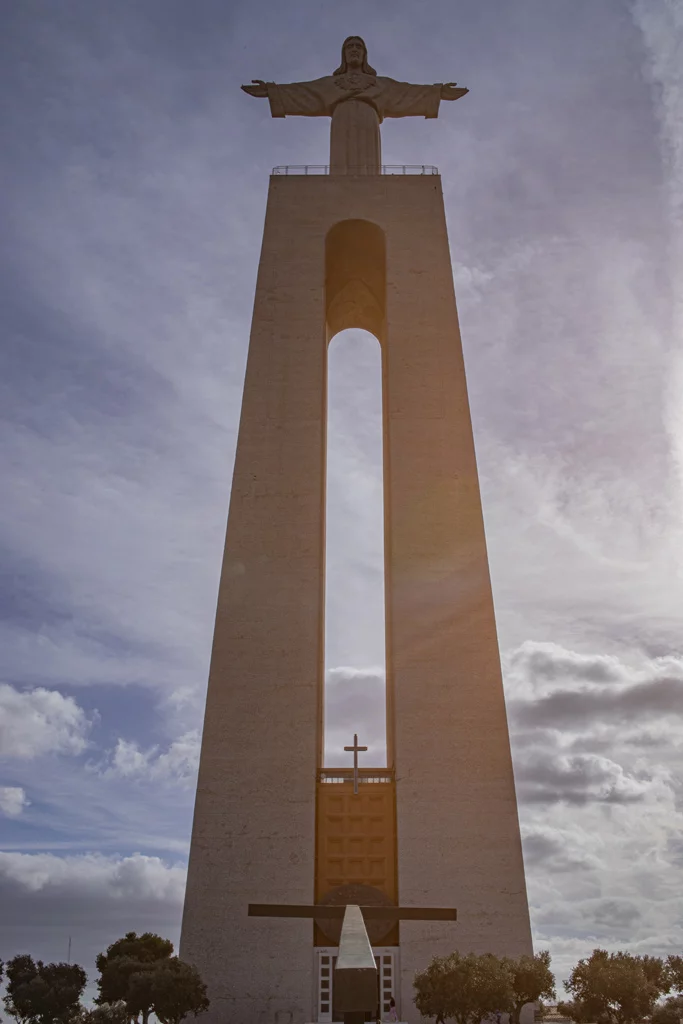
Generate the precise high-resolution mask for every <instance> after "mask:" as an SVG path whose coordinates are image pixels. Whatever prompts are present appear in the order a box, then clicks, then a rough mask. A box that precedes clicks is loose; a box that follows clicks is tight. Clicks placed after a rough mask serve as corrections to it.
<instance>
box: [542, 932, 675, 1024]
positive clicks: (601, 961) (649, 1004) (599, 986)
mask: <svg viewBox="0 0 683 1024" xmlns="http://www.w3.org/2000/svg"><path fill="white" fill-rule="evenodd" d="M564 984H565V988H566V989H567V991H568V992H570V993H571V994H572V996H573V997H574V999H573V1002H571V1003H561V1004H560V1007H559V1008H560V1012H562V1013H566V1015H567V1016H569V1017H571V1019H572V1020H574V1021H577V1022H578V1024H583V1022H586V1021H598V1024H634V1022H636V1021H640V1020H641V1019H642V1018H643V1017H649V1016H650V1015H651V1013H652V1012H653V1010H654V1007H655V1004H656V1002H657V999H658V998H659V996H660V995H662V994H663V992H666V991H668V989H669V986H670V981H669V977H668V974H667V971H666V970H665V968H664V965H663V962H662V961H661V960H658V959H657V958H656V957H641V956H633V955H631V954H630V953H621V952H619V953H608V952H607V951H606V950H604V949H594V950H593V952H592V953H591V955H590V957H588V958H587V959H585V960H579V962H578V964H577V965H576V967H574V969H573V971H572V973H571V975H570V977H569V979H568V980H567V981H565V983H564Z"/></svg>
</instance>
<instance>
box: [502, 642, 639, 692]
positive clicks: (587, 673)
mask: <svg viewBox="0 0 683 1024" xmlns="http://www.w3.org/2000/svg"><path fill="white" fill-rule="evenodd" d="M510 668H511V669H512V670H513V671H521V672H524V673H525V674H526V675H528V676H529V677H531V679H533V680H535V681H548V682H552V681H554V680H556V679H565V678H567V677H569V678H571V679H581V680H586V681H587V682H592V683H612V682H619V681H620V680H622V679H623V678H624V672H623V668H622V667H621V665H620V664H619V662H618V661H617V659H616V658H608V657H606V656H605V655H595V656H593V657H587V656H586V655H580V654H576V653H575V652H574V651H565V650H560V649H558V648H556V647H554V646H550V645H546V646H545V647H544V646H542V645H540V644H535V645H531V644H525V645H524V646H523V647H521V648H520V649H519V650H517V651H515V652H514V654H513V655H512V657H511V658H510Z"/></svg>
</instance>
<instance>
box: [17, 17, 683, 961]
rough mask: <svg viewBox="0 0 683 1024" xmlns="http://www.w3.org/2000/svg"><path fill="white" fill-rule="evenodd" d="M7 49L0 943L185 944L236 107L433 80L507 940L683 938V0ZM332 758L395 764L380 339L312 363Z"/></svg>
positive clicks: (199, 25) (312, 134)
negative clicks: (511, 821)
mask: <svg viewBox="0 0 683 1024" xmlns="http://www.w3.org/2000/svg"><path fill="white" fill-rule="evenodd" d="M3 21H4V27H3V33H2V37H1V38H0V139H1V142H2V154H3V157H2V160H1V161H0V223H2V225H3V230H2V233H1V235H0V308H1V309H2V317H1V318H0V320H1V323H0V423H1V426H0V480H1V481H2V484H1V495H0V851H1V852H0V902H1V903H2V906H3V913H2V919H1V920H0V958H3V959H6V958H7V957H10V956H12V955H14V954H15V953H18V952H30V953H32V954H33V955H34V956H36V957H41V958H43V959H48V960H60V959H65V958H66V955H67V950H68V940H69V936H71V940H72V958H73V959H75V960H76V961H78V962H80V963H82V964H83V965H84V966H85V967H86V968H87V969H88V970H90V971H91V973H92V972H93V967H94V958H95V955H96V954H97V953H98V952H100V951H101V950H102V949H104V948H105V947H106V945H107V944H108V943H109V942H111V941H113V940H114V939H116V938H118V937H119V936H120V935H121V934H123V932H125V931H127V930H131V929H136V930H138V931H140V930H147V929H151V930H155V931H159V932H161V933H162V934H164V935H167V936H168V937H170V938H172V939H173V940H174V941H177V939H178V934H179V924H180V914H181V907H182V898H183V889H184V881H185V864H186V857H187V850H188V844H189V836H190V828H191V816H192V805H193V795H194V784H195V776H196V766H197V757H198V750H199V741H200V734H201V724H202V713H203V702H204V697H205V689H206V679H207V673H208V660H209V653H210V645H211V637H212V630H213V616H214V611H215V602H216V594H217V588H218V572H219V566H220V559H221V553H222V545H223V539H224V530H225V520H226V514H227V507H228V500H229V492H230V479H231V472H232V465H233V460H234V452H235V444H236V437H237V425H238V417H239V409H240V398H241V388H242V382H243V375H244V368H245V360H246V351H247V343H248V334H249V321H250V316H251V307H252V301H253V290H254V285H255V278H256V270H257V263H258V255H259V247H260V241H261V232H262V227H263V217H264V211H265V201H266V192H267V187H268V175H269V173H270V170H271V167H272V166H274V165H278V164H306V163H311V164H321V163H325V162H326V160H327V153H328V135H327V133H328V126H327V124H326V123H324V121H323V120H322V119H318V118H311V119H307V118H288V119H286V120H272V119H271V118H270V116H269V112H268V108H267V104H266V103H265V102H263V101H257V100H255V99H253V98H250V97H248V96H245V94H243V93H242V92H241V91H240V89H239V85H240V84H241V83H243V82H249V81H250V80H251V79H253V78H265V79H270V80H275V81H292V80H302V79H307V78H314V77H319V76H321V75H323V74H329V73H330V72H331V71H332V70H333V69H334V68H335V67H336V66H337V63H338V59H339V49H340V45H341V42H342V40H343V38H344V37H345V36H346V35H348V34H351V33H353V34H356V33H359V34H361V35H363V36H364V38H365V39H366V42H367V44H368V48H369V56H370V61H371V63H372V64H373V65H374V66H375V67H376V68H377V69H378V71H379V73H380V74H385V75H389V76H391V77H394V78H398V79H402V80H406V81H414V82H421V81H424V82H431V81H432V80H433V79H434V78H437V79H442V80H445V81H452V80H456V81H457V82H458V83H459V84H461V85H466V86H468V87H469V89H470V93H469V95H468V96H466V97H465V98H464V99H463V100H460V101H459V102H458V103H456V104H448V105H446V104H444V105H443V108H442V112H441V115H440V117H439V119H438V120H436V121H434V120H430V121H426V120H422V119H417V118H407V119H404V120H401V121H393V122H391V121H390V122H388V123H387V124H385V125H384V126H383V154H384V160H385V161H386V162H387V163H393V164H404V163H405V164H422V163H428V164H434V165H436V166H438V167H439V169H440V172H441V175H442V179H443V189H444V196H445V203H446V212H447V219H448V227H449V237H450V246H451V254H452V261H453V270H454V277H455V285H456V294H457V299H458V306H459V314H460V320H461V327H462V335H463V345H464V351H465V362H466V368H467V376H468V386H469V393H470V400H471V406H472V416H473V425H474V433H475V441H476V448H477V458H478V465H479V472H480V478H481V486H482V498H483V506H484V516H485V523H486V530H487V540H488V546H489V556H490V565H491V575H492V581H493V588H494V597H495V602H496V613H497V622H498V629H499V639H500V648H501V659H502V663H503V670H504V681H505V689H506V698H507V706H508V714H509V720H510V730H511V741H512V749H513V758H514V764H515V775H516V782H517V791H518V798H519V812H520V821H521V827H522V834H523V842H524V853H525V863H526V871H527V884H528V890H529V900H530V909H531V920H532V926H533V932H534V941H535V946H536V949H546V948H547V949H550V951H551V954H552V957H553V968H554V970H555V972H556V975H557V977H558V979H559V980H561V979H563V978H566V977H567V976H568V973H569V970H570V969H571V966H572V965H573V964H574V963H575V962H576V960H577V959H579V957H582V956H585V955H587V954H589V953H590V951H591V950H592V949H593V948H594V947H595V946H602V947H604V948H608V949H628V950H630V951H632V952H642V953H645V952H647V953H651V954H665V953H670V952H678V953H680V952H681V951H683V911H682V910H681V902H680V891H681V888H682V887H683V886H682V881H683V776H682V771H681V769H682V764H683V726H682V717H681V716H682V714H683V640H682V628H681V627H682V626H683V536H682V534H683V529H682V513H683V349H682V345H681V342H682V341H683V293H682V292H681V286H680V281H681V277H682V275H683V3H681V0H600V3H596V2H595V0H552V2H548V0H516V2H515V3H514V4H513V3H503V4H501V3H500V2H499V0H456V2H453V0H420V2H419V3H416V2H412V3H410V2H408V0H346V2H345V3H343V4H332V3H330V2H329V0H328V2H325V3H323V2H321V0H289V2H288V3H286V4H283V3H281V2H280V0H261V2H260V3H259V4H254V3H246V2H243V0H237V2H230V0H228V2H227V3H226V2H225V0H194V2H193V3H192V4H188V3H186V2H185V0H145V2H144V3H140V2H139V0H117V3H116V4H93V3H92V2H91V0H65V2H63V3H60V4H53V3H50V2H48V0H21V2H18V0H17V2H14V3H12V2H10V3H9V4H7V5H5V9H4V11H3ZM331 364H332V370H331V380H330V389H331V395H332V402H331V410H330V434H331V438H330V449H329V468H330V479H329V487H328V510H329V512H328V526H329V543H328V564H329V573H330V579H333V580H334V586H333V587H328V592H329V593H330V598H329V603H328V619H327V666H326V667H327V701H328V730H327V745H328V762H329V763H334V762H335V761H336V762H337V763H340V757H339V756H338V755H337V754H336V751H338V750H339V749H340V747H341V746H342V742H350V737H351V735H352V733H353V732H354V731H357V732H358V733H359V735H360V738H361V742H362V741H363V740H365V741H366V742H367V743H368V745H369V746H370V748H371V750H370V754H369V756H370V757H372V758H373V760H375V761H376V763H378V764H379V763H381V760H382V757H383V756H384V753H383V744H384V736H383V732H382V710H381V709H382V688H383V654H382V651H383V634H382V630H383V621H382V600H381V579H382V565H381V554H380V553H381V492H380V482H379V476H378V465H379V451H380V449H379V440H378V431H379V415H380V413H379V408H378V397H377V395H378V392H377V374H378V365H379V363H378V351H377V343H376V342H375V341H374V340H373V339H372V338H369V337H367V336H363V335H362V334H361V333H360V332H352V333H351V334H349V335H345V336H343V337H342V336H340V337H339V338H337V339H336V340H335V342H334V343H333V347H332V355H331Z"/></svg>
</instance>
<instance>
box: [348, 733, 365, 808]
mask: <svg viewBox="0 0 683 1024" xmlns="http://www.w3.org/2000/svg"><path fill="white" fill-rule="evenodd" d="M367 749H368V748H367V747H359V746H358V734H357V733H355V732H354V734H353V746H352V747H344V750H349V751H350V750H352V751H353V793H354V796H358V753H359V751H361V750H367Z"/></svg>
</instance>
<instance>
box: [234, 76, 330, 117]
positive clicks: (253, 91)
mask: <svg viewBox="0 0 683 1024" xmlns="http://www.w3.org/2000/svg"><path fill="white" fill-rule="evenodd" d="M329 81H330V79H329V78H319V79H317V81H314V82H292V84H291V85H277V84H276V83H275V82H264V81H263V80H262V79H261V78H254V79H253V80H252V84H251V85H243V86H242V90H243V92H246V93H247V94H248V95H249V96H256V97H257V98H259V99H260V98H265V97H266V96H267V97H268V101H269V102H270V113H271V115H272V116H273V117H291V116H297V115H298V116H300V117H324V116H325V115H329V114H331V113H332V111H331V108H330V99H331V98H333V97H331V96H330V88H329Z"/></svg>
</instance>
